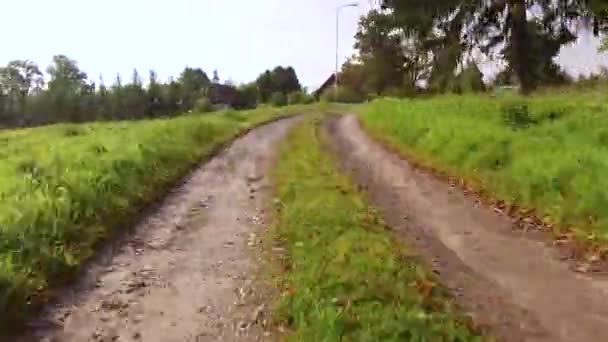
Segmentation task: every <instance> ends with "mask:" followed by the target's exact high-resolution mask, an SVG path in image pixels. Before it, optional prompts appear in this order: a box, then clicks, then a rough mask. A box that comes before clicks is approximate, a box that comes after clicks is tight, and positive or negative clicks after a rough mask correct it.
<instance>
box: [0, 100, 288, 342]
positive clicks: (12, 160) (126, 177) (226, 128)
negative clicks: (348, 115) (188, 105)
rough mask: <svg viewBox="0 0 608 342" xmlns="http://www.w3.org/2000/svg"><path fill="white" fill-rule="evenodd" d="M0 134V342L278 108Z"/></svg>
mask: <svg viewBox="0 0 608 342" xmlns="http://www.w3.org/2000/svg"><path fill="white" fill-rule="evenodd" d="M241 113H242V114H244V115H242V116H240V117H239V119H238V120H234V119H231V118H230V117H228V116H223V115H221V114H220V115H206V116H196V115H192V116H181V117H178V118H174V119H170V120H166V119H165V120H161V119H156V120H148V121H140V122H118V123H95V124H87V125H73V124H70V125H66V124H63V125H55V126H49V127H43V128H33V129H25V130H12V131H3V132H0V141H1V142H7V141H10V144H6V143H4V144H2V145H0V155H2V158H3V159H2V163H1V164H0V197H1V198H2V201H1V202H0V227H1V230H0V233H1V234H2V239H0V312H2V320H1V321H0V338H1V337H3V336H4V333H5V332H6V330H4V329H6V328H7V327H8V326H10V324H12V322H14V321H20V320H21V319H23V318H24V316H26V315H28V314H29V313H31V312H32V311H33V310H36V308H37V304H40V303H41V302H43V301H45V300H46V299H47V298H46V296H47V295H48V293H49V292H48V289H49V287H53V286H56V285H58V284H60V283H61V282H62V281H63V280H65V279H67V278H69V277H70V276H72V275H74V273H75V272H76V271H77V270H78V268H79V267H80V266H81V265H82V264H83V263H84V262H85V261H86V260H88V259H89V258H90V257H91V256H92V255H93V253H94V249H95V246H96V245H97V244H98V243H99V242H100V241H101V240H103V239H105V238H107V237H109V236H111V235H112V234H113V232H114V229H118V228H119V227H124V226H125V225H128V224H129V222H131V221H132V220H133V217H136V216H137V214H138V213H139V210H140V209H141V207H142V206H143V205H146V204H149V203H151V202H152V201H154V199H155V198H156V197H157V196H159V195H161V194H162V193H163V191H164V190H165V189H167V187H168V186H170V185H171V184H172V183H173V182H174V181H175V180H176V179H177V178H179V177H180V176H182V175H183V174H184V173H185V172H187V171H188V170H189V169H190V168H191V167H192V166H194V165H196V164H197V163H198V162H200V160H201V158H202V157H206V156H208V155H209V154H210V153H211V151H212V150H213V149H214V148H215V147H217V145H218V144H220V143H223V142H226V141H227V140H229V139H230V138H231V137H233V136H234V135H235V134H237V133H238V132H240V131H242V130H243V129H246V128H248V127H251V126H252V125H254V124H257V123H261V122H263V121H267V120H269V119H272V118H277V117H278V116H281V115H285V114H283V113H284V112H283V113H281V112H279V111H276V110H270V109H266V110H263V111H252V112H241Z"/></svg>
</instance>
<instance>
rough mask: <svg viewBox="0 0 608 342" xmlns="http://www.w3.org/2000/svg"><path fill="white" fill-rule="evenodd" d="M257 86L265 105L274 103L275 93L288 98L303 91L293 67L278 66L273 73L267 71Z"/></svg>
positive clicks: (259, 78) (261, 76) (258, 80)
mask: <svg viewBox="0 0 608 342" xmlns="http://www.w3.org/2000/svg"><path fill="white" fill-rule="evenodd" d="M256 85H257V86H258V90H259V94H260V100H261V101H262V102H263V103H268V102H269V101H270V102H272V101H271V100H272V99H271V98H272V97H273V96H274V93H281V94H283V95H285V96H287V94H289V93H292V92H294V91H301V90H302V86H301V85H300V81H299V80H298V76H297V75H296V71H295V70H294V68H292V67H287V68H284V67H282V66H278V67H276V68H274V69H273V70H272V71H271V70H266V71H265V72H264V73H262V74H261V75H260V76H259V77H258V78H257V80H256Z"/></svg>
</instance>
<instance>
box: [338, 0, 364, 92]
mask: <svg viewBox="0 0 608 342" xmlns="http://www.w3.org/2000/svg"><path fill="white" fill-rule="evenodd" d="M358 6H359V4H358V3H356V2H353V3H350V4H344V5H342V6H338V7H337V8H336V73H335V78H334V101H337V100H338V69H339V67H340V66H339V58H340V52H339V49H340V11H341V10H342V9H344V8H347V7H358Z"/></svg>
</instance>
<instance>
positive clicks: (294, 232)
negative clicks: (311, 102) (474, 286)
mask: <svg viewBox="0 0 608 342" xmlns="http://www.w3.org/2000/svg"><path fill="white" fill-rule="evenodd" d="M319 134H320V133H319V127H317V123H315V122H306V123H304V124H302V125H300V126H299V128H297V129H295V130H294V131H293V132H292V133H291V135H290V136H289V138H288V141H287V142H286V143H285V144H284V145H283V146H282V150H281V151H282V152H281V154H280V159H279V165H278V169H277V170H276V174H275V180H276V183H277V188H278V190H277V191H278V196H279V199H280V202H279V203H280V204H279V205H278V208H277V210H278V211H277V214H276V218H275V223H274V226H273V229H274V230H273V234H274V237H273V243H275V244H279V245H281V246H282V248H284V249H285V250H286V253H287V257H286V258H285V259H283V261H282V265H280V266H281V267H280V268H281V270H282V272H279V273H278V275H277V276H278V281H279V283H280V288H281V289H282V291H283V296H282V299H281V301H280V304H279V307H278V309H277V312H276V318H277V320H278V323H279V324H282V325H286V326H288V327H289V329H290V330H291V333H290V335H289V336H288V340H294V341H342V340H343V341H397V340H399V341H478V340H480V338H479V337H475V336H474V334H473V333H471V331H470V330H469V329H468V328H467V326H466V325H465V324H463V323H461V322H460V321H459V320H457V319H456V316H455V314H454V313H453V311H452V308H451V306H450V304H449V300H448V299H447V298H446V297H445V292H444V291H443V290H442V288H441V287H440V286H438V285H437V284H436V283H435V280H434V279H433V277H432V276H431V275H429V273H428V272H427V271H426V270H425V269H424V268H423V267H422V266H420V264H418V263H417V261H416V259H415V257H414V256H413V255H412V254H410V253H409V251H408V248H407V246H403V245H401V244H400V243H398V242H397V241H395V240H394V239H392V238H391V234H389V233H387V231H386V228H385V227H386V226H385V225H384V224H383V222H382V221H381V219H380V218H379V215H378V213H377V212H376V211H375V210H374V209H373V208H371V207H370V206H368V204H367V203H366V201H365V198H364V197H363V195H362V194H360V193H359V192H357V190H356V189H355V187H354V185H353V184H352V183H351V181H350V180H349V178H348V177H346V176H344V175H341V174H339V173H338V171H337V168H336V164H335V163H334V160H333V159H332V158H331V157H330V155H328V154H326V153H324V152H323V151H322V148H321V144H322V143H321V141H320V137H319ZM275 249H276V248H275Z"/></svg>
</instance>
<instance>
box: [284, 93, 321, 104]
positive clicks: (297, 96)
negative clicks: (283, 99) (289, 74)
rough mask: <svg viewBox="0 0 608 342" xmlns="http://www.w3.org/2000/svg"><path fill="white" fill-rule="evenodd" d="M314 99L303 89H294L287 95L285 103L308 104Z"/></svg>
mask: <svg viewBox="0 0 608 342" xmlns="http://www.w3.org/2000/svg"><path fill="white" fill-rule="evenodd" d="M314 101H315V99H314V97H312V96H311V95H309V94H306V93H305V92H304V91H294V92H291V93H289V94H288V95H287V103H288V104H289V105H294V104H310V103H313V102H314Z"/></svg>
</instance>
